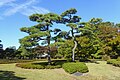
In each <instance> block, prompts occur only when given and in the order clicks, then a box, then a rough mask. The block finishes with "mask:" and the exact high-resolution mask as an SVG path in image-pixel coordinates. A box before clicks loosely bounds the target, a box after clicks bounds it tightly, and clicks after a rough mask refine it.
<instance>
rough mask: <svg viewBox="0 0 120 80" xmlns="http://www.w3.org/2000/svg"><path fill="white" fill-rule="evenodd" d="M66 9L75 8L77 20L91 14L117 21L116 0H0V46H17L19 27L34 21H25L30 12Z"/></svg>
mask: <svg viewBox="0 0 120 80" xmlns="http://www.w3.org/2000/svg"><path fill="white" fill-rule="evenodd" d="M70 8H76V9H77V11H78V12H77V15H79V16H80V17H81V18H82V20H81V21H89V20H90V19H91V18H93V17H95V18H102V19H103V21H110V22H115V23H120V0H0V40H2V44H3V46H4V49H5V48H6V47H10V46H16V47H17V48H18V47H19V45H20V44H19V39H21V38H23V37H25V36H26V33H23V32H21V31H20V28H21V27H30V26H33V25H35V24H36V23H35V22H32V21H30V20H29V16H30V15H31V14H34V13H40V14H41V13H42V14H46V13H49V12H52V13H56V14H61V13H62V12H64V11H66V10H68V9H70ZM58 26H60V25H58Z"/></svg>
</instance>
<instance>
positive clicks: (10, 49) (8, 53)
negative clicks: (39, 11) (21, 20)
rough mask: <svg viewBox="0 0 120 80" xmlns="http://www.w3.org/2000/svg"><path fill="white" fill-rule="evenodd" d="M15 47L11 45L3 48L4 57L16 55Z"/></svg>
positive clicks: (11, 57)
mask: <svg viewBox="0 0 120 80" xmlns="http://www.w3.org/2000/svg"><path fill="white" fill-rule="evenodd" d="M15 52H16V47H15V46H11V47H7V48H6V49H5V57H6V58H7V59H13V58H14V57H15V56H16V53H15Z"/></svg>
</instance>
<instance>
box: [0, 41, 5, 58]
mask: <svg viewBox="0 0 120 80" xmlns="http://www.w3.org/2000/svg"><path fill="white" fill-rule="evenodd" d="M1 42H2V41H1V40H0V43H1ZM0 58H4V50H3V44H0Z"/></svg>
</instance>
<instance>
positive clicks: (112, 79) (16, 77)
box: [0, 61, 120, 80]
mask: <svg viewBox="0 0 120 80" xmlns="http://www.w3.org/2000/svg"><path fill="white" fill-rule="evenodd" d="M86 64H87V66H88V68H89V72H88V73H85V74H84V75H83V76H74V75H71V74H68V73H66V72H65V71H64V70H63V69H51V70H50V69H44V70H36V69H31V70H30V69H22V68H19V67H16V66H15V64H0V80H119V79H120V68H118V67H114V66H111V65H108V64H106V62H104V61H101V62H100V64H95V63H86Z"/></svg>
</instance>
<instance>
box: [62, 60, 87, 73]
mask: <svg viewBox="0 0 120 80" xmlns="http://www.w3.org/2000/svg"><path fill="white" fill-rule="evenodd" d="M62 68H63V69H64V70H65V71H66V72H68V73H70V74H72V73H75V72H81V73H85V72H88V67H87V66H86V64H85V63H83V62H76V63H75V62H71V63H64V64H63V66H62Z"/></svg>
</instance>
